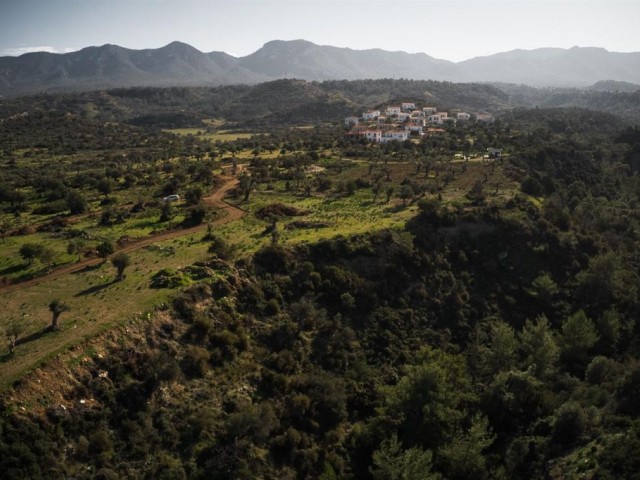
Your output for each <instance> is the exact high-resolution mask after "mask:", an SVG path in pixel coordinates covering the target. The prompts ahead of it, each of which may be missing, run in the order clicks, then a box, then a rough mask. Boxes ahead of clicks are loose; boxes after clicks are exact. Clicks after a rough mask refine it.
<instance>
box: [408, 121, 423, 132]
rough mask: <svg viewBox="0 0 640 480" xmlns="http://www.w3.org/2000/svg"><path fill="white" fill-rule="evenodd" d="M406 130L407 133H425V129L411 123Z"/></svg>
mask: <svg viewBox="0 0 640 480" xmlns="http://www.w3.org/2000/svg"><path fill="white" fill-rule="evenodd" d="M404 129H405V130H406V131H407V132H418V133H419V134H420V135H422V134H423V133H424V127H423V126H422V125H418V124H416V123H410V124H408V125H407V126H406V127H404Z"/></svg>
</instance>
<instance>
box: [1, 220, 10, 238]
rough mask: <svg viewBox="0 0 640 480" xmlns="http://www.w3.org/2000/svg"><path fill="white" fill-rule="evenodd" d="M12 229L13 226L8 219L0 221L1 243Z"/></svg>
mask: <svg viewBox="0 0 640 480" xmlns="http://www.w3.org/2000/svg"><path fill="white" fill-rule="evenodd" d="M12 228H13V224H12V223H11V221H9V220H8V219H4V220H2V221H0V237H2V243H4V239H5V237H6V236H7V233H9V232H10V231H11V229H12Z"/></svg>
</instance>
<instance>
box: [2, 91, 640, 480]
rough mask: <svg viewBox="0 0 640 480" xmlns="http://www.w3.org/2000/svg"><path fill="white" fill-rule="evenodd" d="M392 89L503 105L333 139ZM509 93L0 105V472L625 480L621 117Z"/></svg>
mask: <svg viewBox="0 0 640 480" xmlns="http://www.w3.org/2000/svg"><path fill="white" fill-rule="evenodd" d="M514 88H515V87H514ZM534 93H535V92H533V93H530V95H534ZM596 94H597V95H600V93H594V95H596ZM607 95H608V97H607V98H610V99H613V98H618V97H617V95H616V94H608V93H607ZM620 95H628V94H626V93H625V94H620ZM621 98H622V97H621ZM400 100H416V101H418V100H419V101H420V106H424V105H426V104H429V105H431V104H432V103H435V104H437V105H438V106H439V107H441V108H450V109H452V110H453V109H462V108H464V109H468V110H470V111H476V110H480V109H482V110H487V111H492V112H495V113H501V116H500V121H496V122H476V121H473V120H470V121H467V122H462V121H461V122H458V123H456V124H449V125H444V126H443V128H442V129H439V131H438V132H434V134H433V135H426V136H424V137H417V136H416V137H414V138H411V139H409V140H407V141H404V142H398V141H395V142H389V143H387V144H372V143H367V142H365V141H361V140H359V139H355V138H348V137H345V136H344V128H343V124H342V115H344V114H345V113H344V112H348V113H356V114H357V113H359V110H360V109H364V108H366V107H369V106H371V107H381V108H382V107H384V105H385V104H388V103H390V102H394V103H395V102H397V101H400ZM515 106H516V103H515V102H514V101H513V100H512V99H511V98H510V94H507V93H505V92H503V91H501V90H500V89H498V88H497V87H494V86H490V85H478V84H460V85H458V84H453V83H448V82H433V81H410V80H395V81H394V80H371V81H354V82H342V81H335V82H323V83H315V82H305V81H302V80H279V81H274V82H267V83H263V84H260V85H256V86H223V87H211V88H202V87H199V88H186V87H180V88H148V87H144V88H143V87H138V88H131V89H112V90H106V91H95V92H85V93H81V94H77V95H71V94H59V95H39V96H34V97H20V98H17V99H12V100H5V101H3V102H2V103H1V104H0V112H2V115H0V133H2V136H3V138H5V139H6V140H7V141H6V142H4V143H3V145H2V152H1V154H2V165H1V168H0V226H1V227H2V231H1V233H2V239H1V241H0V252H1V253H2V255H0V274H1V275H2V277H3V284H2V285H0V300H1V301H2V304H3V306H4V307H5V308H4V310H5V315H3V316H2V317H1V318H0V327H1V328H2V334H3V338H6V340H7V342H6V343H5V344H3V347H2V350H1V351H0V385H2V388H3V390H2V392H0V393H1V395H0V471H2V477H3V478H7V479H10V480H13V479H40V478H46V479H50V478H60V479H62V478H77V479H79V480H83V479H93V478H99V479H112V478H153V479H156V478H158V479H163V478H167V479H169V478H173V479H186V478H194V479H227V478H239V479H244V478H246V479H250V478H265V479H291V480H293V479H298V478H323V479H330V478H346V479H350V478H354V479H356V478H357V479H360V478H363V479H369V478H370V479H374V480H378V479H388V478H428V479H439V478H448V479H451V480H466V479H470V478H473V479H478V480H490V479H495V478H510V479H514V480H520V479H522V480H525V479H527V480H528V479H542V478H545V479H546V478H552V479H562V478H574V477H576V478H577V477H585V478H593V479H595V478H605V479H606V478H634V476H635V475H636V473H637V471H638V470H637V465H638V462H639V461H640V459H639V458H638V455H639V452H640V448H638V446H639V445H640V425H639V420H638V419H639V418H640V407H639V404H638V398H639V397H638V395H639V392H638V388H639V387H638V386H639V385H640V382H638V378H639V377H640V351H639V345H640V342H639V341H638V339H639V338H640V324H639V323H638V321H637V318H638V315H639V313H640V279H639V277H638V275H637V272H638V267H639V261H640V259H639V258H638V251H640V249H639V247H640V245H639V240H638V231H640V211H639V210H638V205H639V204H640V188H638V175H637V172H638V171H639V170H640V158H639V154H640V131H639V130H638V128H637V127H635V128H634V127H629V126H628V125H627V124H626V122H625V121H624V120H623V119H621V118H620V117H617V116H614V115H612V114H608V113H603V112H597V114H594V112H593V111H592V110H586V109H580V108H535V109H529V108H514V107H515ZM234 115H235V116H234ZM214 118H215V120H213V119H214ZM298 118H302V119H304V120H305V121H306V122H305V123H298V124H296V123H295V120H296V119H298ZM204 120H206V122H205V121H204ZM320 120H324V122H322V123H321V122H320ZM160 121H164V122H170V121H176V122H180V121H185V122H194V123H197V122H200V125H199V126H198V128H188V129H173V130H172V131H170V132H159V131H158V127H159V126H160ZM121 122H129V123H139V124H147V125H148V126H149V127H153V128H141V127H137V126H131V125H128V124H122V123H121ZM225 122H226V123H225ZM286 122H292V124H287V123H286ZM325 122H326V123H325ZM310 123H311V126H312V128H308V127H309V124H310ZM240 124H242V125H243V126H245V127H246V126H247V125H253V127H252V128H251V130H252V133H246V130H245V131H228V130H224V131H219V130H222V128H221V127H222V126H225V127H228V126H230V125H236V126H237V125H240ZM492 147H498V148H500V149H501V151H502V153H501V155H500V156H499V157H498V158H488V156H486V152H487V150H488V149H489V148H492ZM165 195H179V196H180V197H181V198H180V201H178V202H168V201H164V196H165ZM223 197H224V198H223ZM78 200H80V201H78ZM223 200H224V201H223ZM230 212H232V213H233V215H232V214H231V213H230ZM109 245H111V249H109V248H107V247H108V246H109ZM25 246H27V247H30V248H25ZM34 247H37V248H35V250H34ZM138 247H140V248H138ZM114 252H115V253H114ZM32 253H33V255H32ZM103 253H104V255H103ZM123 253H125V254H127V255H128V257H127V258H128V259H129V262H130V263H127V265H126V266H125V267H126V274H124V275H121V273H123V272H117V271H116V268H117V262H114V261H113V260H114V257H115V258H122V256H121V254H123ZM118 254H120V256H119V257H117V256H116V255H118ZM110 260H111V261H110ZM114 267H116V268H114ZM65 269H69V270H66V271H65ZM11 282H15V283H11ZM20 282H22V283H20ZM54 299H55V300H58V301H57V302H55V303H54V302H53V300H54ZM61 304H62V305H65V306H66V307H67V308H63V309H60V311H58V313H59V314H60V313H61V314H62V315H61V316H60V317H55V313H56V311H57V310H56V308H57V307H56V305H57V306H60V305H61ZM53 318H56V321H59V323H58V324H57V328H51V325H52V323H53Z"/></svg>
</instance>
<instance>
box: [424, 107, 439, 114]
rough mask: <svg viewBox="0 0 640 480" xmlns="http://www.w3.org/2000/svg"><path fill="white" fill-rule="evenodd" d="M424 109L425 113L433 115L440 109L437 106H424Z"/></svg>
mask: <svg viewBox="0 0 640 480" xmlns="http://www.w3.org/2000/svg"><path fill="white" fill-rule="evenodd" d="M422 111H423V112H424V114H425V115H433V114H434V113H436V112H437V111H438V109H437V108H436V107H424V108H423V109H422Z"/></svg>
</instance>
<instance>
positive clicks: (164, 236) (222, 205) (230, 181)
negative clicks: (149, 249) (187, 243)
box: [0, 176, 246, 294]
mask: <svg viewBox="0 0 640 480" xmlns="http://www.w3.org/2000/svg"><path fill="white" fill-rule="evenodd" d="M222 178H223V179H224V183H223V184H222V185H221V186H220V188H219V189H217V190H216V191H215V192H213V194H211V195H209V196H208V197H205V198H203V201H204V202H205V204H206V205H208V206H211V207H215V208H218V209H220V210H224V211H226V212H227V214H226V215H225V216H224V217H222V218H220V219H218V220H215V221H213V222H210V225H212V226H215V225H222V224H224V223H229V222H232V221H234V220H238V219H239V218H241V217H242V216H243V215H244V214H245V213H246V212H245V211H244V210H242V209H240V208H238V207H236V206H234V205H231V204H230V203H228V202H226V201H225V200H224V198H225V196H226V194H227V192H229V190H232V189H233V188H235V187H236V186H237V184H238V179H237V178H236V177H229V176H224V177H222ZM205 228H207V224H200V225H197V226H195V227H191V228H183V229H178V230H170V231H167V232H162V233H157V234H154V235H149V236H148V237H145V238H140V239H138V240H135V241H133V242H131V243H129V244H127V245H126V246H124V247H122V248H120V249H118V250H117V251H118V252H125V253H130V252H134V251H136V250H138V249H140V248H142V247H145V246H147V245H151V244H152V243H156V242H161V241H163V240H170V239H172V238H177V237H182V236H185V235H189V234H192V233H196V232H199V231H201V230H204V229H205ZM101 261H102V259H101V258H88V259H86V260H81V261H79V262H76V263H73V264H71V265H65V266H62V267H60V268H56V269H54V270H52V271H51V272H50V273H48V274H46V275H42V276H39V277H35V278H32V279H31V280H27V281H24V282H17V283H12V284H9V285H4V286H1V287H0V294H2V293H7V292H11V291H14V290H18V289H21V288H27V287H30V286H33V285H37V284H39V283H41V282H44V281H47V280H51V279H53V278H57V277H61V276H63V275H67V274H70V273H73V272H77V271H79V270H82V269H84V268H87V267H91V266H93V265H97V264H98V263H100V262H101Z"/></svg>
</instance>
